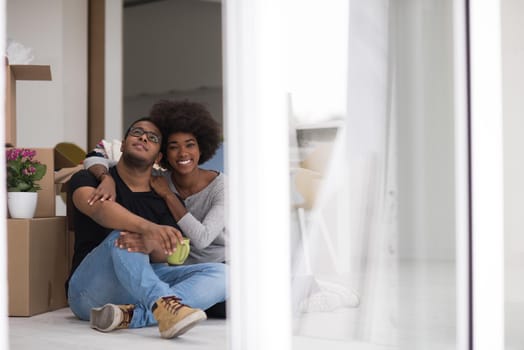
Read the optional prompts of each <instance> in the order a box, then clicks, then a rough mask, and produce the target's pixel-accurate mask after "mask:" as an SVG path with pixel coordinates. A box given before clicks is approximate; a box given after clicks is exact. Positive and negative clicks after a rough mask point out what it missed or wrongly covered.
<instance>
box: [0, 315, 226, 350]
mask: <svg viewBox="0 0 524 350" xmlns="http://www.w3.org/2000/svg"><path fill="white" fill-rule="evenodd" d="M226 327H227V326H226V321H225V320H216V319H209V320H206V321H204V322H202V323H200V324H199V325H197V326H196V327H195V328H193V329H191V330H190V331H189V332H187V333H186V334H184V335H182V336H180V337H178V338H175V339H162V338H160V335H159V333H158V328H156V327H148V328H141V329H125V330H118V331H115V332H111V333H101V332H97V331H95V330H93V329H91V328H90V327H89V323H88V322H85V321H80V320H78V319H77V318H76V317H75V316H74V315H73V314H72V313H71V311H70V310H69V308H64V309H60V310H57V311H53V312H48V313H45V314H41V315H36V316H33V317H10V318H9V342H10V348H11V349H13V350H25V349H27V350H30V349H31V350H33V349H39V350H51V349H53V350H61V349H64V350H65V349H68V350H71V349H74V350H82V349H89V350H98V349H104V350H107V349H126V350H135V349H136V350H138V349H140V350H143V349H148V348H151V349H155V350H161V349H173V348H174V347H176V348H177V349H184V350H211V349H212V350H226V349H227V331H226Z"/></svg>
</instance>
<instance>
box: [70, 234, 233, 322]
mask: <svg viewBox="0 0 524 350" xmlns="http://www.w3.org/2000/svg"><path fill="white" fill-rule="evenodd" d="M119 234H120V232H119V231H113V232H111V234H109V235H108V236H107V238H106V239H105V240H104V241H103V242H102V243H100V245H99V246H98V247H96V248H95V249H93V250H92V251H91V252H90V253H89V254H88V255H87V256H86V257H85V259H84V260H83V261H82V263H81V264H80V266H78V268H77V269H76V270H75V272H74V274H73V276H71V279H70V281H69V292H68V301H69V307H70V308H71V310H72V311H73V313H74V314H75V315H76V316H77V317H78V318H80V319H82V320H89V315H90V311H91V308H94V307H100V306H103V305H104V304H107V303H111V304H134V305H135V310H134V312H133V318H132V320H131V324H130V325H129V327H130V328H139V327H145V326H149V325H155V324H157V322H156V320H155V318H154V317H153V313H152V312H151V307H152V306H153V304H154V303H155V301H156V300H158V299H159V298H160V297H164V296H172V295H174V296H176V297H178V298H180V299H182V300H181V301H182V303H183V304H185V305H187V306H190V307H193V308H199V309H203V310H205V309H207V308H209V307H211V306H213V305H214V304H216V303H218V302H222V301H224V300H225V298H226V268H227V266H226V264H221V263H205V264H195V265H181V266H169V265H167V264H164V263H162V264H152V263H150V262H149V256H148V255H146V254H142V253H129V252H128V251H126V250H124V249H120V248H118V247H115V240H116V239H117V238H118V236H119Z"/></svg>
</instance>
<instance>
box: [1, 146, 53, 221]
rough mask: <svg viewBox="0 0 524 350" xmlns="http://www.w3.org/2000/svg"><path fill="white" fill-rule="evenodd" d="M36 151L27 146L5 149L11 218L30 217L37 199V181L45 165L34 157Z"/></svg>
mask: <svg viewBox="0 0 524 350" xmlns="http://www.w3.org/2000/svg"><path fill="white" fill-rule="evenodd" d="M35 155H36V151H35V150H32V149H27V148H8V149H7V150H6V167H7V168H6V177H7V207H8V209H9V214H10V215H11V217H12V218H26V219H28V218H32V217H33V216H34V214H35V210H36V203H37V201H38V192H37V191H38V190H40V189H41V187H40V185H39V184H38V183H37V181H39V180H41V179H42V178H43V177H44V175H45V173H46V171H47V167H46V165H45V164H42V163H40V162H39V161H38V160H36V159H34V157H35Z"/></svg>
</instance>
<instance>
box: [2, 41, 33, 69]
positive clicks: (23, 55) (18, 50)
mask: <svg viewBox="0 0 524 350" xmlns="http://www.w3.org/2000/svg"><path fill="white" fill-rule="evenodd" d="M6 51H7V58H8V59H9V64H29V63H31V62H32V61H33V59H34V58H35V56H34V54H33V49H32V48H30V47H25V46H24V45H22V44H20V43H19V42H17V41H14V40H12V39H7V50H6Z"/></svg>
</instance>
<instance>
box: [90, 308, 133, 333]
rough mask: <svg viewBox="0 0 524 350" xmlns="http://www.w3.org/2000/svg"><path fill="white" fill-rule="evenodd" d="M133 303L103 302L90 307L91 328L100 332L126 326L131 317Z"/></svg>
mask: <svg viewBox="0 0 524 350" xmlns="http://www.w3.org/2000/svg"><path fill="white" fill-rule="evenodd" d="M134 309H135V306H134V305H131V304H126V305H114V304H105V305H104V306H102V307H96V308H93V309H91V319H90V323H91V328H94V329H96V330H99V331H101V332H111V331H113V330H115V329H122V328H128V327H129V323H131V318H133V310H134Z"/></svg>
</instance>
